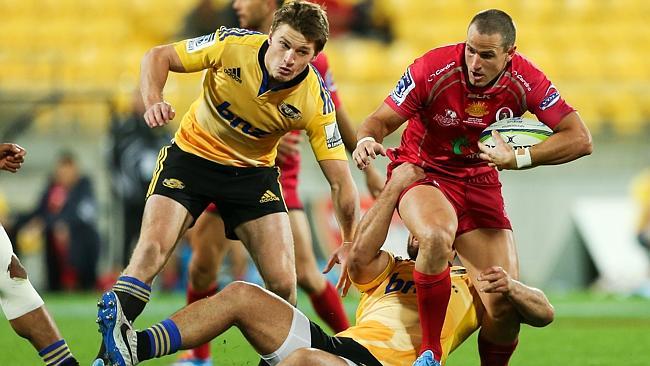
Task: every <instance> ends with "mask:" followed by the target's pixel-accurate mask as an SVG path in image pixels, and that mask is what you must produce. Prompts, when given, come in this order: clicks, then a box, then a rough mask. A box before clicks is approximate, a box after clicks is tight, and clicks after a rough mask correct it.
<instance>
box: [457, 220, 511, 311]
mask: <svg viewBox="0 0 650 366" xmlns="http://www.w3.org/2000/svg"><path fill="white" fill-rule="evenodd" d="M454 246H455V248H456V250H457V252H458V256H459V257H460V259H461V261H462V263H463V266H465V268H467V271H468V273H469V275H470V279H471V281H472V282H473V283H474V286H475V287H476V288H477V289H480V288H481V287H482V286H484V285H485V283H484V282H478V281H477V280H476V278H477V277H478V275H479V274H480V273H481V272H482V271H484V270H485V269H487V268H489V267H492V266H500V267H503V269H505V270H506V272H508V273H509V274H510V275H511V276H512V277H513V278H515V279H517V278H519V259H518V256H517V247H516V246H515V241H514V236H513V234H512V231H511V230H506V229H475V230H472V231H469V232H467V233H464V234H462V235H460V236H459V237H458V238H456V241H455V242H454ZM478 294H479V296H480V297H481V300H482V302H483V304H484V305H485V307H486V310H487V312H488V314H491V313H492V312H493V310H494V307H495V306H501V305H507V304H503V302H504V297H503V296H502V295H501V294H486V293H483V292H480V291H478Z"/></svg>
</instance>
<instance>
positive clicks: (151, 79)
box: [140, 45, 185, 127]
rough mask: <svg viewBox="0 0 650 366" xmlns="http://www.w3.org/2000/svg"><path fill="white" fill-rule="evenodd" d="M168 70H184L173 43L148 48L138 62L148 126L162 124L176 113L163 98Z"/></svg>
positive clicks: (145, 117)
mask: <svg viewBox="0 0 650 366" xmlns="http://www.w3.org/2000/svg"><path fill="white" fill-rule="evenodd" d="M169 71H174V72H185V68H184V67H183V64H182V62H181V59H180V57H179V56H178V53H176V50H175V49H174V46H173V45H163V46H157V47H154V48H152V49H150V50H149V51H147V53H146V54H145V55H144V57H143V58H142V62H141V63H140V92H141V93H142V100H143V101H144V106H145V109H146V112H145V114H144V119H145V121H146V123H147V125H148V126H149V127H157V126H164V125H166V124H167V123H168V122H169V121H171V120H172V119H174V116H175V115H176V112H175V111H174V108H173V107H172V106H171V104H169V103H167V102H165V100H164V98H163V89H164V88H165V83H166V82H167V77H168V75H169Z"/></svg>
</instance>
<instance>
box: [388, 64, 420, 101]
mask: <svg viewBox="0 0 650 366" xmlns="http://www.w3.org/2000/svg"><path fill="white" fill-rule="evenodd" d="M413 89H415V81H414V80H413V77H412V76H411V69H406V72H405V73H404V75H402V77H401V78H400V79H399V81H398V82H397V86H395V89H393V92H392V93H391V94H390V97H391V98H393V101H394V102H395V104H397V105H402V103H404V100H406V96H408V95H409V93H410V92H411V90H413Z"/></svg>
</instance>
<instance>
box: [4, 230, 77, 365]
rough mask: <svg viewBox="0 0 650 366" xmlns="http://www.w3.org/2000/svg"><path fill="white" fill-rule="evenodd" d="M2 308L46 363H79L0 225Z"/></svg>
mask: <svg viewBox="0 0 650 366" xmlns="http://www.w3.org/2000/svg"><path fill="white" fill-rule="evenodd" d="M0 266H1V267H0V308H2V311H3V312H4V314H5V316H6V317H7V319H8V320H9V324H10V325H11V327H12V328H13V329H14V331H15V332H16V334H18V335H19V336H21V337H23V338H25V339H27V340H28V341H29V342H30V343H31V344H32V345H33V346H34V348H35V349H36V350H38V351H39V352H38V353H39V355H40V356H41V358H42V359H43V361H44V362H45V364H46V365H54V364H57V363H58V364H60V365H62V366H68V365H78V363H77V361H76V360H75V359H74V357H73V356H72V353H71V352H70V349H69V348H68V345H67V344H66V342H65V340H64V339H63V338H62V337H61V334H60V332H59V330H58V328H57V327H56V324H55V323H54V320H53V319H52V318H51V317H50V314H49V313H48V312H47V310H46V309H45V306H44V305H43V300H42V299H41V297H40V296H39V295H38V293H37V292H36V290H35V289H34V287H33V286H32V284H31V283H30V282H29V279H28V278H27V271H25V268H24V267H23V266H22V265H21V263H20V261H19V260H18V257H16V256H15V255H14V253H13V250H12V246H11V242H10V241H9V237H8V236H7V234H6V232H5V231H4V228H2V226H0Z"/></svg>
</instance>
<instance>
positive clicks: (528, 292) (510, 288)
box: [478, 267, 555, 327]
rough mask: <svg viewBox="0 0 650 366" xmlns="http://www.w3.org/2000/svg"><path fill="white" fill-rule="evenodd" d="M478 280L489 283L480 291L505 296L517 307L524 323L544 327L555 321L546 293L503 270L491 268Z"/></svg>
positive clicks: (480, 275) (482, 273)
mask: <svg viewBox="0 0 650 366" xmlns="http://www.w3.org/2000/svg"><path fill="white" fill-rule="evenodd" d="M478 280H479V281H487V282H488V283H487V285H485V286H483V287H481V288H480V289H479V291H482V292H486V293H501V294H503V296H505V297H506V298H507V299H508V300H509V301H510V302H511V303H512V305H513V306H514V307H515V309H516V310H517V312H518V313H519V315H520V316H521V318H522V322H523V323H526V324H528V325H532V326H533V327H544V326H547V325H549V324H550V323H551V322H552V321H553V318H554V317H555V309H554V308H553V305H551V303H550V302H549V301H548V298H547V297H546V295H545V294H544V292H543V291H542V290H540V289H538V288H535V287H530V286H526V285H524V284H523V283H521V282H519V281H517V280H515V279H514V278H512V277H510V275H509V274H508V272H506V271H505V270H504V269H503V268H501V267H490V268H488V269H486V270H485V271H483V272H481V274H479V276H478Z"/></svg>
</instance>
